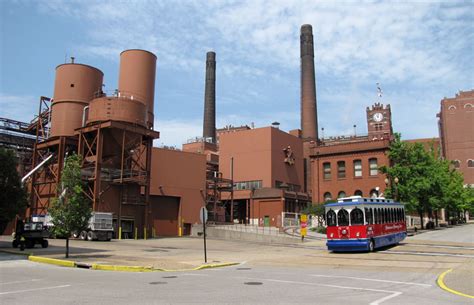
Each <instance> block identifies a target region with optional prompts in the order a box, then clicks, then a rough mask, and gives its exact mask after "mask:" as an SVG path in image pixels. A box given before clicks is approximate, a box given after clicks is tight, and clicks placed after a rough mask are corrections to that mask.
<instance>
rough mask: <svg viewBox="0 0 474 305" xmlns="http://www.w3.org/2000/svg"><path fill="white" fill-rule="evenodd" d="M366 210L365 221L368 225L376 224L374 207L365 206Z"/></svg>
mask: <svg viewBox="0 0 474 305" xmlns="http://www.w3.org/2000/svg"><path fill="white" fill-rule="evenodd" d="M364 210H365V223H366V224H368V225H371V224H374V217H373V215H372V208H370V209H369V208H364Z"/></svg>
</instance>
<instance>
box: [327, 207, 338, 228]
mask: <svg viewBox="0 0 474 305" xmlns="http://www.w3.org/2000/svg"><path fill="white" fill-rule="evenodd" d="M326 222H327V224H328V227H334V226H336V225H337V224H336V212H334V211H333V210H329V211H328V212H327V214H326Z"/></svg>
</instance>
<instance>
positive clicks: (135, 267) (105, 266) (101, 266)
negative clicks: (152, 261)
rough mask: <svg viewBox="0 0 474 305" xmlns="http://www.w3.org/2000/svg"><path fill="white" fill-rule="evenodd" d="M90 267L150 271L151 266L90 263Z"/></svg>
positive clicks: (108, 269)
mask: <svg viewBox="0 0 474 305" xmlns="http://www.w3.org/2000/svg"><path fill="white" fill-rule="evenodd" d="M91 269H93V270H105V271H125V272H152V271H153V268H152V267H142V266H116V265H100V264H92V266H91Z"/></svg>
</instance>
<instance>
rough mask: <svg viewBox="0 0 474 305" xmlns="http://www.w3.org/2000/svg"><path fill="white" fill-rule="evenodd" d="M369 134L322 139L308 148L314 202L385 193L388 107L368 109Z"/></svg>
mask: <svg viewBox="0 0 474 305" xmlns="http://www.w3.org/2000/svg"><path fill="white" fill-rule="evenodd" d="M366 112H367V126H368V134H367V135H365V136H355V135H353V136H341V137H335V138H332V137H331V138H322V139H320V141H319V142H318V143H311V144H310V145H309V150H310V153H309V157H310V167H309V168H310V171H311V173H312V174H311V181H310V184H311V189H312V199H313V202H324V201H327V200H331V199H336V198H340V197H346V196H353V195H359V196H365V197H369V196H377V195H381V194H382V193H383V192H384V190H385V187H386V185H385V178H386V177H385V175H382V174H381V173H380V172H379V171H378V169H379V168H380V167H381V166H388V165H389V160H388V157H387V155H386V153H387V151H388V148H389V145H390V140H391V139H392V133H393V132H392V118H391V109H390V105H387V106H384V105H382V104H380V103H375V104H374V105H373V106H372V107H371V108H369V107H367V109H366Z"/></svg>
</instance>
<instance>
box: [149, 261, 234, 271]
mask: <svg viewBox="0 0 474 305" xmlns="http://www.w3.org/2000/svg"><path fill="white" fill-rule="evenodd" d="M238 264H240V263H221V264H208V265H201V266H198V267H195V268H189V269H163V268H155V269H153V270H155V271H163V272H183V271H197V270H202V269H210V268H219V267H226V266H234V265H238Z"/></svg>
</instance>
